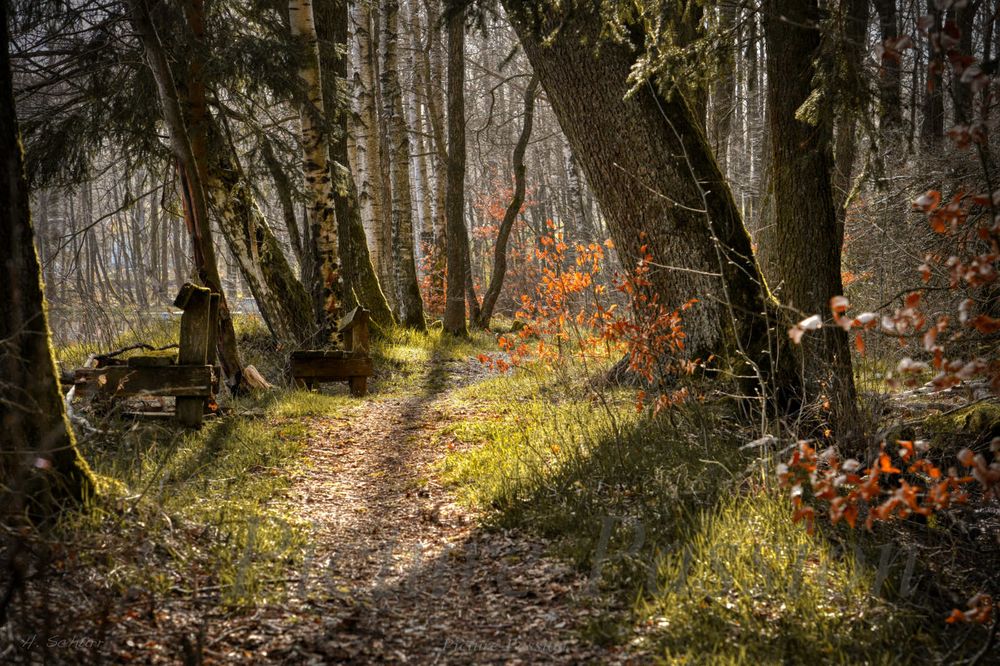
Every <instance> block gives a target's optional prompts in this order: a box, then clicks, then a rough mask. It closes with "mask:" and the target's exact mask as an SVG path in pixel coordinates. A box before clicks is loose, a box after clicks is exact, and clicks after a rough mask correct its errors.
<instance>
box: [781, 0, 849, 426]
mask: <svg viewBox="0 0 1000 666" xmlns="http://www.w3.org/2000/svg"><path fill="white" fill-rule="evenodd" d="M766 9H767V12H766V25H765V35H766V38H767V48H768V72H767V74H768V109H769V114H768V124H769V125H770V137H771V151H772V152H771V155H772V157H771V159H772V166H773V169H772V172H771V196H772V198H773V205H774V218H775V234H774V238H775V243H776V246H775V257H776V263H777V269H778V272H779V274H780V278H781V281H782V291H781V296H782V302H783V303H784V304H785V305H787V306H788V307H791V308H793V309H794V311H795V312H797V313H799V314H801V315H802V316H803V317H804V316H810V315H816V314H818V315H820V316H821V317H823V318H824V319H825V320H826V321H827V322H828V323H831V325H830V326H827V327H824V328H823V329H822V330H820V331H816V332H812V333H809V334H807V335H806V336H805V337H803V339H802V353H803V355H804V361H805V374H806V397H807V399H809V400H818V399H820V398H827V399H829V402H830V404H831V408H832V410H833V416H834V419H835V420H837V421H840V422H841V423H845V424H846V423H852V422H853V420H854V417H853V415H854V414H855V413H856V411H855V410H856V407H855V390H854V375H853V372H852V367H851V351H850V344H849V340H848V337H847V333H846V332H845V331H844V330H843V329H841V328H840V327H839V326H835V325H832V322H831V312H830V299H831V298H833V297H834V296H839V295H841V294H843V291H844V287H843V282H842V280H841V270H840V268H841V267H840V259H841V245H842V239H843V227H842V226H840V225H838V221H837V213H836V206H835V203H834V193H833V187H832V183H833V152H832V146H831V144H832V135H833V109H831V108H830V107H829V105H823V104H820V105H819V108H817V109H816V110H815V117H813V118H811V119H809V122H806V121H805V119H801V118H800V117H799V115H798V114H799V110H800V109H801V108H802V107H803V105H804V104H805V103H806V100H808V99H809V98H810V95H811V94H812V93H813V79H814V76H815V69H814V66H813V63H814V62H815V59H816V57H817V55H818V50H819V47H820V39H821V35H820V33H819V30H818V25H819V20H820V9H819V6H818V4H817V2H816V0H805V1H803V0H768V4H767V5H766Z"/></svg>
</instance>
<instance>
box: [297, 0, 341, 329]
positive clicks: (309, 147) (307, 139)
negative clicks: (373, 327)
mask: <svg viewBox="0 0 1000 666" xmlns="http://www.w3.org/2000/svg"><path fill="white" fill-rule="evenodd" d="M288 17H289V23H290V24H291V27H292V36H293V37H294V38H295V39H296V40H298V42H299V80H300V82H301V83H302V88H303V93H304V95H305V97H304V99H302V100H301V102H300V105H299V122H300V125H301V141H302V172H303V175H304V176H305V181H306V196H307V201H308V204H307V210H308V214H309V227H310V234H309V235H310V240H311V251H312V268H313V271H312V276H311V285H310V286H311V291H312V295H313V307H314V308H315V313H316V323H317V325H318V326H319V335H318V341H319V343H320V344H324V343H326V342H328V341H329V340H330V338H331V337H332V336H334V335H335V333H336V329H337V320H338V319H339V318H340V315H341V312H342V309H343V293H342V285H341V279H340V250H339V248H338V244H337V240H338V239H337V220H336V213H335V211H336V202H335V201H334V198H333V182H332V178H331V175H330V173H331V172H330V167H329V162H328V155H329V154H330V148H329V145H328V139H327V136H326V132H325V131H324V127H323V118H324V115H323V81H322V78H321V74H320V66H319V42H318V41H317V38H316V22H315V19H314V16H313V6H312V0H289V2H288Z"/></svg>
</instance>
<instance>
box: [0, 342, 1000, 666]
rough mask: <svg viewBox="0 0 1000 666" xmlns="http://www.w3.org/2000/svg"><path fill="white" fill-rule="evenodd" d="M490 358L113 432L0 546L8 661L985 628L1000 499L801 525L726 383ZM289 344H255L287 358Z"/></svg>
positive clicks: (935, 644) (961, 651)
mask: <svg viewBox="0 0 1000 666" xmlns="http://www.w3.org/2000/svg"><path fill="white" fill-rule="evenodd" d="M494 350H495V345H494V343H493V341H492V339H491V338H489V337H481V338H476V339H474V340H472V341H467V342H461V341H454V340H450V339H445V338H442V337H441V336H440V335H439V334H436V333H432V334H430V335H428V336H421V335H415V334H407V333H394V334H392V335H390V336H389V338H387V339H384V340H382V341H380V342H379V343H378V344H377V346H376V348H375V350H374V354H375V360H376V368H377V376H376V378H375V381H374V382H373V392H372V394H371V395H370V396H369V397H368V398H366V399H365V400H361V401H359V400H355V399H352V398H350V397H348V396H347V395H346V387H339V386H328V387H325V388H324V391H323V392H322V393H306V392H298V391H278V392H274V393H272V394H270V395H268V396H265V397H262V398H258V399H254V400H243V401H238V402H237V403H235V404H233V405H232V412H231V413H229V414H228V415H227V416H224V417H222V418H219V419H216V420H215V421H213V422H211V423H209V424H207V425H206V427H205V428H203V429H202V430H201V431H200V432H198V433H183V432H179V431H177V430H176V429H174V428H173V427H172V426H164V425H157V424H155V423H148V422H142V423H133V422H129V421H121V420H119V419H107V420H106V421H104V422H101V423H96V422H95V423H94V424H92V425H94V426H96V431H95V432H92V433H91V435H90V436H88V437H87V438H85V440H84V442H83V448H84V451H85V453H86V455H87V457H88V459H89V460H90V461H91V464H92V465H93V466H94V468H95V469H96V470H97V472H98V473H99V474H100V475H101V478H102V481H103V484H104V494H103V497H102V498H101V499H99V500H98V501H96V502H95V505H94V506H93V507H92V510H91V511H90V512H88V513H85V514H79V515H73V516H68V517H66V518H65V519H64V521H63V522H62V523H61V524H60V525H57V526H53V527H52V529H50V530H49V532H48V533H47V536H46V538H45V539H32V538H27V537H26V538H21V539H17V538H12V537H15V536H16V535H11V534H7V535H5V537H6V538H5V539H4V540H3V544H2V548H3V552H2V553H0V555H3V560H2V561H3V562H5V563H7V564H10V565H11V567H12V568H11V569H9V570H11V571H14V570H15V568H14V567H19V569H17V570H18V571H21V572H22V573H23V574H24V575H25V576H26V578H27V579H28V582H27V585H26V586H25V589H24V591H23V592H22V593H20V594H19V595H17V596H16V597H15V598H14V599H13V600H12V603H11V605H10V607H9V608H8V609H7V622H6V623H4V622H2V621H0V662H4V663H6V662H12V663H30V662H36V663H40V662H47V663H74V664H75V663H108V662H131V661H138V662H140V663H189V664H200V663H258V662H262V661H269V662H274V663H331V662H340V663H372V662H374V663H386V662H388V663H421V664H423V663H439V664H448V663H451V664H464V663H476V664H478V663H582V662H598V663H648V662H650V661H653V660H658V661H663V662H667V663H712V664H716V663H748V662H759V663H804V662H807V661H812V662H815V663H909V662H913V661H918V662H924V663H932V662H945V663H954V662H956V661H959V660H961V659H968V658H969V657H972V656H974V655H976V654H977V653H979V651H980V649H981V648H982V646H983V645H984V642H985V630H984V629H983V628H981V627H957V626H952V625H945V624H944V622H943V618H944V617H945V615H946V614H947V612H948V611H949V610H950V609H951V608H953V607H956V606H962V605H963V604H964V599H965V598H967V596H968V595H969V594H970V593H971V592H972V591H976V590H977V589H982V586H983V584H984V580H985V581H987V582H988V580H989V572H990V571H994V570H995V568H994V565H995V564H996V552H997V548H996V544H995V533H996V525H997V522H998V520H997V516H994V515H993V514H995V513H996V511H995V507H994V508H992V509H991V508H990V507H986V508H985V509H983V508H969V509H965V510H961V511H958V512H955V513H952V514H948V515H943V516H942V517H941V519H940V520H939V521H937V522H935V523H934V524H921V523H912V524H910V523H907V524H903V525H894V526H883V527H880V528H879V529H877V530H876V531H875V532H873V533H866V532H863V531H856V532H855V531H850V530H846V529H843V528H831V527H830V526H829V525H826V526H821V528H820V529H819V530H817V532H816V533H813V534H809V533H807V532H806V530H805V529H804V528H803V527H802V525H797V524H793V523H792V522H791V520H790V515H791V512H790V506H789V502H788V500H787V498H786V497H785V495H784V494H783V493H782V492H780V491H779V490H777V489H776V488H775V484H774V466H775V464H776V462H777V461H778V460H779V459H781V454H780V451H779V449H778V447H779V446H781V445H780V444H778V443H775V444H774V445H773V448H768V446H771V445H768V446H765V447H763V448H761V447H760V446H756V447H749V448H748V447H746V446H745V444H746V443H747V442H748V441H750V440H751V439H753V438H754V437H755V436H756V434H755V433H754V432H752V431H751V430H749V429H748V428H747V427H746V426H745V425H744V424H743V423H742V422H741V420H740V419H737V418H736V417H735V415H734V414H733V412H732V408H731V406H729V405H728V404H727V403H726V401H725V400H721V399H714V398H712V396H707V397H708V399H706V400H705V401H704V402H697V401H695V402H692V404H689V405H687V406H683V407H680V408H676V409H671V410H668V411H667V412H666V413H664V414H662V415H660V416H658V417H651V416H650V415H649V414H648V413H640V412H638V411H637V410H636V409H635V406H634V394H633V392H631V391H629V390H625V389H616V388H609V387H606V386H601V385H598V384H595V383H594V382H592V381H591V379H592V378H593V376H594V375H595V373H596V374H599V371H600V367H597V368H594V367H590V368H581V367H576V366H573V365H572V364H565V365H562V366H559V367H555V368H552V367H549V368H542V367H528V368H524V369H521V370H518V371H515V372H510V373H498V372H495V371H493V370H490V369H489V367H487V366H486V365H484V364H482V363H481V362H480V361H479V360H477V356H479V355H480V354H483V353H486V354H488V353H495V352H494ZM277 356H278V355H275V354H273V352H272V351H269V350H263V351H262V353H261V355H260V358H258V359H255V362H257V363H258V365H259V367H261V368H262V369H264V370H265V374H268V375H269V376H277V373H278V372H279V371H280V367H278V366H273V367H268V366H267V365H266V364H267V363H268V362H270V361H269V359H271V360H273V359H274V358H276V357H277ZM935 400H936V401H937V402H938V403H940V404H937V405H936V406H928V405H918V406H917V408H918V409H919V410H921V411H923V412H926V411H927V410H931V411H933V410H934V409H936V410H937V411H938V412H939V413H942V414H945V413H948V414H949V416H948V418H943V417H939V418H938V420H939V421H942V422H947V424H951V425H953V426H954V427H953V428H952V430H951V431H949V432H948V433H947V434H946V439H947V446H948V447H954V446H959V445H967V444H971V443H973V442H974V441H979V440H980V439H982V438H983V437H988V436H989V432H988V431H989V429H990V428H993V427H996V426H995V424H994V425H991V424H992V423H993V421H994V420H995V419H996V417H997V414H996V413H994V411H996V412H997V413H1000V407H997V406H996V405H994V404H992V403H980V404H978V405H976V406H975V411H971V412H969V413H965V412H964V411H961V410H960V411H958V412H955V411H954V409H955V403H954V402H953V401H952V402H948V401H947V400H944V399H942V398H935ZM960 406H961V405H960V404H959V407H960ZM910 420H912V419H910ZM938 425H939V426H941V424H940V423H939V424H938ZM984 433H985V434H984ZM916 434H920V433H916ZM941 441H945V440H944V439H942V440H941ZM942 446H943V445H942ZM990 511H992V512H993V513H990ZM991 530H992V531H991ZM5 567H6V565H5ZM5 570H7V569H5ZM983 574H985V575H983ZM998 660H1000V657H997V655H996V654H995V653H993V652H990V653H988V654H986V655H985V657H984V658H981V659H980V661H979V663H996V662H997V661H998Z"/></svg>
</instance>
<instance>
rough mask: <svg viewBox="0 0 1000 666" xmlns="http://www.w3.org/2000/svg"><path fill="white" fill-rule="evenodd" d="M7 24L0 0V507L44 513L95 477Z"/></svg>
mask: <svg viewBox="0 0 1000 666" xmlns="http://www.w3.org/2000/svg"><path fill="white" fill-rule="evenodd" d="M7 25H8V23H7V4H6V3H0V33H2V34H0V36H2V38H3V47H2V48H0V210H3V211H4V213H3V215H2V216H0V271H2V272H0V377H2V378H3V379H2V380H0V483H2V485H3V493H2V495H0V506H2V507H3V508H2V509H0V513H2V514H4V516H5V517H7V518H13V517H17V516H21V515H24V514H25V513H27V514H28V515H31V516H34V517H36V518H44V517H46V516H48V515H50V514H51V513H52V512H53V511H54V510H55V509H56V508H57V505H58V502H59V501H61V500H63V499H72V500H76V501H82V500H84V499H85V498H86V497H87V496H88V495H90V494H91V493H92V492H93V490H94V482H93V478H92V476H91V474H90V470H89V468H88V467H87V463H86V462H85V461H84V460H83V458H82V457H81V456H80V453H79V451H78V450H77V448H76V441H75V439H74V437H73V431H72V429H71V428H70V425H69V421H68V419H67V418H66V409H65V406H64V404H63V399H62V394H61V393H60V391H59V380H58V375H57V373H56V363H55V357H54V356H53V353H52V344H51V336H50V332H49V323H48V317H47V314H46V308H45V294H44V293H43V291H42V268H41V265H40V264H39V261H38V254H37V253H36V251H35V244H34V230H33V229H32V226H31V213H30V210H29V207H28V183H27V182H26V181H25V179H24V163H23V155H22V153H21V144H20V138H19V136H18V128H17V118H16V116H15V113H14V90H13V77H12V76H11V69H10V57H9V54H8V48H9V44H10V38H9V35H8V32H7Z"/></svg>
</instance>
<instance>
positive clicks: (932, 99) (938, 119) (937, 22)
mask: <svg viewBox="0 0 1000 666" xmlns="http://www.w3.org/2000/svg"><path fill="white" fill-rule="evenodd" d="M927 10H928V14H929V15H930V16H931V17H932V18H933V24H932V25H931V27H930V28H928V35H935V34H937V35H940V34H941V12H940V11H939V10H938V9H937V7H936V6H935V2H934V0H927ZM927 44H928V53H927V63H928V71H927V76H928V77H929V79H928V81H927V85H926V86H925V87H924V104H923V118H922V120H921V124H920V143H921V145H922V146H923V147H924V148H933V147H935V146H937V145H938V144H939V143H940V141H941V139H942V138H944V76H943V75H942V73H943V72H944V68H945V67H946V66H947V65H946V64H945V62H944V54H943V52H942V50H941V47H940V45H939V44H937V43H936V40H933V39H928V40H927Z"/></svg>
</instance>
